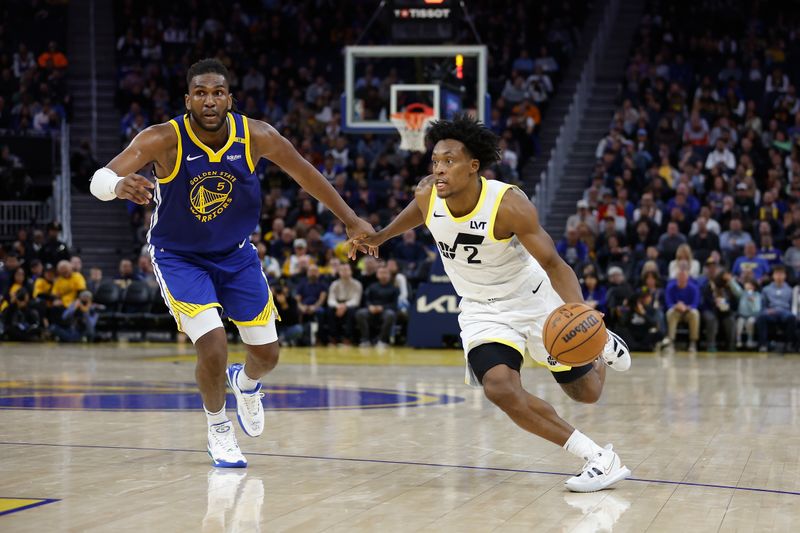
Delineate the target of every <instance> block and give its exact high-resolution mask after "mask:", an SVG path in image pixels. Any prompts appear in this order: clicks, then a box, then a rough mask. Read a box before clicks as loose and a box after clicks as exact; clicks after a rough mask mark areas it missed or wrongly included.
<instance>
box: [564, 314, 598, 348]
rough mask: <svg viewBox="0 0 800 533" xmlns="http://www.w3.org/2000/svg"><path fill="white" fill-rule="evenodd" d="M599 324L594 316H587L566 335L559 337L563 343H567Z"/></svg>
mask: <svg viewBox="0 0 800 533" xmlns="http://www.w3.org/2000/svg"><path fill="white" fill-rule="evenodd" d="M599 323H600V321H599V320H598V319H597V317H596V316H594V315H589V316H588V317H586V319H584V320H583V321H581V323H580V324H578V325H577V326H575V327H574V328H572V329H571V330H570V331H569V332H567V334H566V335H564V336H563V337H561V340H562V341H564V342H569V341H570V340H572V339H573V338H574V337H575V335H577V334H578V333H585V332H587V331H589V330H590V329H591V328H592V327H594V326H596V325H597V324H599Z"/></svg>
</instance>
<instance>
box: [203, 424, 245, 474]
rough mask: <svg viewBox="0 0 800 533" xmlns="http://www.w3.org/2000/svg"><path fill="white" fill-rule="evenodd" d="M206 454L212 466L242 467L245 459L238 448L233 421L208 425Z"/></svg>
mask: <svg viewBox="0 0 800 533" xmlns="http://www.w3.org/2000/svg"><path fill="white" fill-rule="evenodd" d="M208 455H209V456H211V462H212V463H213V465H214V466H217V467H220V468H244V467H246V466H247V459H245V458H244V455H242V451H241V450H240V449H239V443H238V442H236V434H234V432H233V422H231V421H230V420H226V421H225V422H222V423H221V424H214V425H213V426H209V427H208Z"/></svg>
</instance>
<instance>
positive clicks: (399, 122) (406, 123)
mask: <svg viewBox="0 0 800 533" xmlns="http://www.w3.org/2000/svg"><path fill="white" fill-rule="evenodd" d="M434 120H436V118H435V117H434V116H433V115H428V114H425V113H413V112H409V111H405V112H403V113H394V114H393V115H392V118H391V121H392V124H394V127H395V128H397V131H399V132H400V149H401V150H409V151H412V152H423V153H424V152H425V151H426V148H425V132H427V131H428V128H429V127H430V124H431V122H433V121H434Z"/></svg>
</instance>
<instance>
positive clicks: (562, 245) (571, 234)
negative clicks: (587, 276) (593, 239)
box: [556, 228, 589, 270]
mask: <svg viewBox="0 0 800 533" xmlns="http://www.w3.org/2000/svg"><path fill="white" fill-rule="evenodd" d="M556 251H557V252H558V255H560V256H561V258H562V259H563V260H564V261H565V262H566V263H567V264H568V265H569V266H570V267H572V269H573V270H576V269H577V268H578V267H580V266H581V265H582V264H583V263H585V262H586V260H587V259H588V258H589V248H588V247H587V246H586V244H585V243H584V242H582V241H581V240H580V239H579V238H578V229H577V228H569V229H567V233H566V235H564V237H563V238H562V239H561V240H560V241H558V244H556Z"/></svg>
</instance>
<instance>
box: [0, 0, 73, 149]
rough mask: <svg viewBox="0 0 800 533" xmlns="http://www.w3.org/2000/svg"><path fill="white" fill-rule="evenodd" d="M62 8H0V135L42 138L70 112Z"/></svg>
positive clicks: (32, 3)
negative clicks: (2, 132)
mask: <svg viewBox="0 0 800 533" xmlns="http://www.w3.org/2000/svg"><path fill="white" fill-rule="evenodd" d="M67 9H68V6H67V5H66V2H48V3H45V2H40V1H36V0H28V1H22V2H3V3H2V4H0V130H7V131H8V132H13V133H15V134H28V135H42V134H46V133H49V132H50V131H54V130H55V131H57V130H58V128H59V127H60V125H61V122H62V121H63V120H66V119H67V116H68V113H69V112H70V96H69V93H68V91H67V78H66V70H67V66H68V64H69V62H68V60H67V56H66V54H65V53H64V51H63V47H64V44H65V39H66V29H65V27H64V23H63V21H64V20H65V19H66V18H67Z"/></svg>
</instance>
